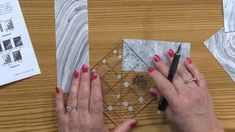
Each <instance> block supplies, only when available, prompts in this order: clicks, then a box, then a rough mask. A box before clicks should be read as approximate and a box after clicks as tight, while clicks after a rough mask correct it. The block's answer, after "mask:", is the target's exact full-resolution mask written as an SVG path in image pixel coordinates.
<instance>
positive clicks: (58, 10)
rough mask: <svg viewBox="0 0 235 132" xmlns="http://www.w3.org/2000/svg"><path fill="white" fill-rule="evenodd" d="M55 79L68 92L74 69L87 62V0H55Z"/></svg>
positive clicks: (78, 68)
mask: <svg viewBox="0 0 235 132" xmlns="http://www.w3.org/2000/svg"><path fill="white" fill-rule="evenodd" d="M55 17H56V18H55V19H56V47H57V80H58V86H59V87H61V88H62V89H63V91H64V92H68V91H69V89H70V85H71V80H72V77H73V76H72V75H73V72H74V70H76V69H77V70H80V68H81V66H82V65H83V64H88V63H89V48H88V12H87V0H55Z"/></svg>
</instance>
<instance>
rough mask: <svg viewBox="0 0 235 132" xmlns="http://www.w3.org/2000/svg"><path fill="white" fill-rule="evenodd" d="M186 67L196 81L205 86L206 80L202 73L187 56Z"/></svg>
mask: <svg viewBox="0 0 235 132" xmlns="http://www.w3.org/2000/svg"><path fill="white" fill-rule="evenodd" d="M185 65H186V68H187V69H188V70H189V71H190V72H191V73H192V74H193V76H194V77H196V79H197V80H196V83H197V84H198V85H199V86H200V87H202V88H205V87H206V81H205V78H204V76H203V75H202V73H201V72H200V71H199V70H198V68H197V67H196V66H195V65H194V64H193V63H192V60H191V58H190V57H187V59H186V62H185Z"/></svg>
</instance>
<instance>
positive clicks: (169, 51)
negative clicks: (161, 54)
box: [168, 49, 175, 57]
mask: <svg viewBox="0 0 235 132" xmlns="http://www.w3.org/2000/svg"><path fill="white" fill-rule="evenodd" d="M168 55H169V56H170V57H174V56H175V53H174V51H173V50H172V49H169V50H168Z"/></svg>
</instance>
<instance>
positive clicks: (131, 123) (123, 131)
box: [113, 119, 138, 132]
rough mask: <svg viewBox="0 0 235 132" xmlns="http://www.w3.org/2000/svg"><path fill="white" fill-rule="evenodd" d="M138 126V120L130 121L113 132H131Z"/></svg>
mask: <svg viewBox="0 0 235 132" xmlns="http://www.w3.org/2000/svg"><path fill="white" fill-rule="evenodd" d="M137 124H138V122H137V120H135V119H129V120H126V121H125V122H123V123H122V124H120V125H119V126H118V127H117V128H115V129H114V131H113V132H129V131H130V130H131V129H133V128H135V127H136V125H137Z"/></svg>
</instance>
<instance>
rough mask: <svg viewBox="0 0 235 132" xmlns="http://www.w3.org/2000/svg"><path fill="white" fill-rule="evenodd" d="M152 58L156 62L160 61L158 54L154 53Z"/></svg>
mask: <svg viewBox="0 0 235 132" xmlns="http://www.w3.org/2000/svg"><path fill="white" fill-rule="evenodd" d="M153 59H154V60H155V61H156V62H159V61H161V58H160V56H159V55H155V56H154V57H153Z"/></svg>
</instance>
